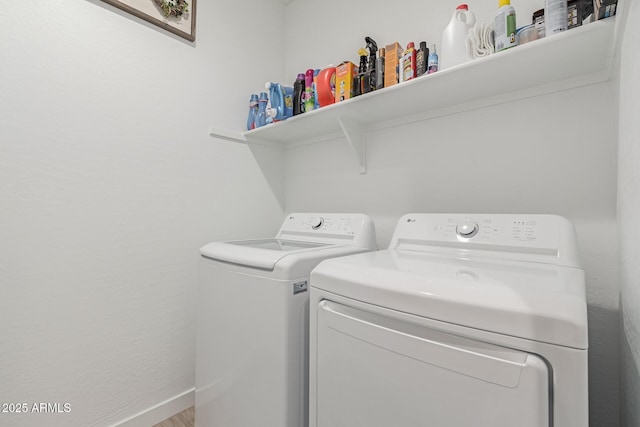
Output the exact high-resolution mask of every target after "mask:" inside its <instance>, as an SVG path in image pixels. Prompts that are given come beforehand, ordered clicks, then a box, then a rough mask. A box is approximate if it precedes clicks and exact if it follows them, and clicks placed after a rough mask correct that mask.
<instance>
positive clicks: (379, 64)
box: [376, 47, 385, 89]
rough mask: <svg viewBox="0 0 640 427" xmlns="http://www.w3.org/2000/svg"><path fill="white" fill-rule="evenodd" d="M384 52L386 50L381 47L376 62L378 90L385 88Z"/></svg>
mask: <svg viewBox="0 0 640 427" xmlns="http://www.w3.org/2000/svg"><path fill="white" fill-rule="evenodd" d="M384 52H385V50H384V48H383V47H381V48H380V50H379V51H378V59H377V60H376V89H382V88H383V87H384Z"/></svg>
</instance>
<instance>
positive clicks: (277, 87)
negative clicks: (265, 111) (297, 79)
mask: <svg viewBox="0 0 640 427" xmlns="http://www.w3.org/2000/svg"><path fill="white" fill-rule="evenodd" d="M264 87H265V88H266V89H268V90H269V99H270V100H271V110H273V111H274V112H275V113H269V115H270V116H271V117H272V118H273V120H274V121H279V120H286V119H288V118H289V117H291V116H293V88H292V87H286V86H282V85H281V84H280V83H271V82H266V83H265V84H264Z"/></svg>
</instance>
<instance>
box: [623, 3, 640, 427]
mask: <svg viewBox="0 0 640 427" xmlns="http://www.w3.org/2000/svg"><path fill="white" fill-rule="evenodd" d="M625 7H626V8H625V13H627V16H626V19H627V24H626V25H625V30H624V33H623V39H622V48H621V53H622V54H621V67H620V68H621V70H620V128H619V129H620V130H619V132H620V141H619V144H620V156H619V172H618V221H619V230H620V259H621V263H620V264H621V268H620V276H621V293H620V302H621V328H620V342H621V347H622V352H621V361H622V363H621V375H620V377H621V381H622V400H621V403H622V411H621V412H622V424H623V426H625V427H638V426H640V406H638V399H639V397H640V265H639V263H638V260H639V259H640V225H639V224H638V217H639V216H640V146H639V145H638V143H639V142H640V125H639V124H638V111H640V81H639V77H640V55H639V54H638V43H640V29H639V28H638V26H637V20H638V19H640V4H638V2H636V1H632V2H625Z"/></svg>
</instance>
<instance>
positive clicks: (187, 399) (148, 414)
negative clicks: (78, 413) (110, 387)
mask: <svg viewBox="0 0 640 427" xmlns="http://www.w3.org/2000/svg"><path fill="white" fill-rule="evenodd" d="M195 397H196V391H195V389H194V388H192V389H191V390H187V391H185V392H184V393H182V394H179V395H177V396H175V397H172V398H171V399H167V400H165V401H164V402H161V403H159V404H157V405H155V406H152V407H151V408H149V409H146V410H144V411H142V412H140V413H139V414H136V415H134V416H132V417H129V418H127V419H126V420H124V421H120V422H119V423H116V424H114V425H113V426H112V427H152V426H154V425H156V424H158V423H160V422H162V421H164V420H166V419H167V418H171V417H172V416H174V415H175V414H178V413H180V412H182V411H184V410H185V409H187V408H190V407H192V406H193V405H194V404H195Z"/></svg>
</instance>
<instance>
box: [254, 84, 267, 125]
mask: <svg viewBox="0 0 640 427" xmlns="http://www.w3.org/2000/svg"><path fill="white" fill-rule="evenodd" d="M267 102H269V98H268V97H267V93H266V92H260V97H259V98H258V114H257V115H256V127H257V128H259V127H262V126H264V125H266V124H267V117H268V116H267Z"/></svg>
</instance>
